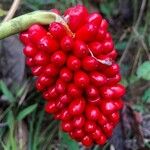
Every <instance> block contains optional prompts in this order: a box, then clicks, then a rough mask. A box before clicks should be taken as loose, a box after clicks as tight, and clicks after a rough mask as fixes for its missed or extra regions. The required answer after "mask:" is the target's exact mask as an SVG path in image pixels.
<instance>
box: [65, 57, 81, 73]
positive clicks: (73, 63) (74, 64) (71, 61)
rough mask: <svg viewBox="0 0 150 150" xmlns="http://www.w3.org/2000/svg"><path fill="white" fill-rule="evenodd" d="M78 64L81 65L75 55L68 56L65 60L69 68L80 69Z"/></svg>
mask: <svg viewBox="0 0 150 150" xmlns="http://www.w3.org/2000/svg"><path fill="white" fill-rule="evenodd" d="M80 66H81V62H80V60H79V59H78V58H77V57H75V56H69V58H68V60H67V67H68V68H69V69H70V70H73V71H77V70H79V69H80Z"/></svg>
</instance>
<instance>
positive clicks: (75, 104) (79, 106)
mask: <svg viewBox="0 0 150 150" xmlns="http://www.w3.org/2000/svg"><path fill="white" fill-rule="evenodd" d="M84 108H85V100H84V99H82V98H78V99H75V100H73V101H72V102H71V104H70V105H69V113H70V114H71V115H73V116H74V115H80V114H82V112H83V111H84Z"/></svg>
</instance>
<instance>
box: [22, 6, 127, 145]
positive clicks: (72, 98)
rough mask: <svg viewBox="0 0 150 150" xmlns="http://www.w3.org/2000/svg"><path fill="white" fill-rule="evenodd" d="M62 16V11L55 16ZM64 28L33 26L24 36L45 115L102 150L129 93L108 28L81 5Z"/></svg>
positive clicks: (69, 12)
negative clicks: (48, 114) (43, 103)
mask: <svg viewBox="0 0 150 150" xmlns="http://www.w3.org/2000/svg"><path fill="white" fill-rule="evenodd" d="M53 11H54V12H56V13H59V12H58V11H57V10H53ZM64 19H65V21H66V22H67V24H68V27H69V28H70V31H71V32H72V33H71V34H70V31H69V32H68V30H67V29H66V27H65V26H64V25H62V24H61V23H58V22H53V23H51V24H50V25H49V27H47V26H41V25H38V24H35V25H32V26H31V27H30V28H29V29H28V30H27V31H25V32H23V33H21V34H20V39H21V41H22V42H23V43H24V45H25V48H24V50H23V52H24V54H25V55H26V56H27V59H26V63H27V65H28V66H29V67H31V70H32V73H33V75H34V76H37V80H36V88H37V90H39V91H41V92H42V93H43V97H44V99H45V100H46V105H45V110H46V112H48V113H50V114H53V115H54V117H55V119H58V120H61V127H62V130H63V131H65V132H68V133H69V135H70V136H71V137H72V138H73V139H75V140H77V141H81V142H82V143H83V145H85V146H90V145H92V144H93V143H96V144H100V145H103V144H105V143H106V141H107V139H108V138H109V137H110V136H111V135H112V132H113V128H114V127H115V126H116V124H117V123H118V121H119V110H120V109H121V108H122V106H123V102H122V100H121V96H123V95H124V93H125V89H124V87H123V86H122V85H120V84H118V82H119V81H120V78H121V76H120V73H119V66H118V64H117V63H116V62H115V58H116V56H117V53H116V50H115V48H114V44H113V40H112V37H111V35H110V33H109V32H108V31H107V29H108V23H107V21H106V20H105V19H103V18H102V16H101V15H100V14H99V13H88V11H87V9H86V8H85V7H84V6H82V5H77V6H75V7H71V8H69V9H67V10H66V12H65V13H64Z"/></svg>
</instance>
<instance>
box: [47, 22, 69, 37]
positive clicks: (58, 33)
mask: <svg viewBox="0 0 150 150" xmlns="http://www.w3.org/2000/svg"><path fill="white" fill-rule="evenodd" d="M49 32H50V33H51V34H52V36H53V37H54V38H56V39H61V38H62V37H63V36H64V35H66V30H65V27H64V26H63V25H62V24H61V23H59V22H53V23H51V24H50V26H49Z"/></svg>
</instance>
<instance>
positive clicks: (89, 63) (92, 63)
mask: <svg viewBox="0 0 150 150" xmlns="http://www.w3.org/2000/svg"><path fill="white" fill-rule="evenodd" d="M82 67H83V69H84V70H87V71H93V70H96V69H97V67H98V62H97V60H96V59H95V58H93V57H92V56H87V57H85V58H83V60H82Z"/></svg>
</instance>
